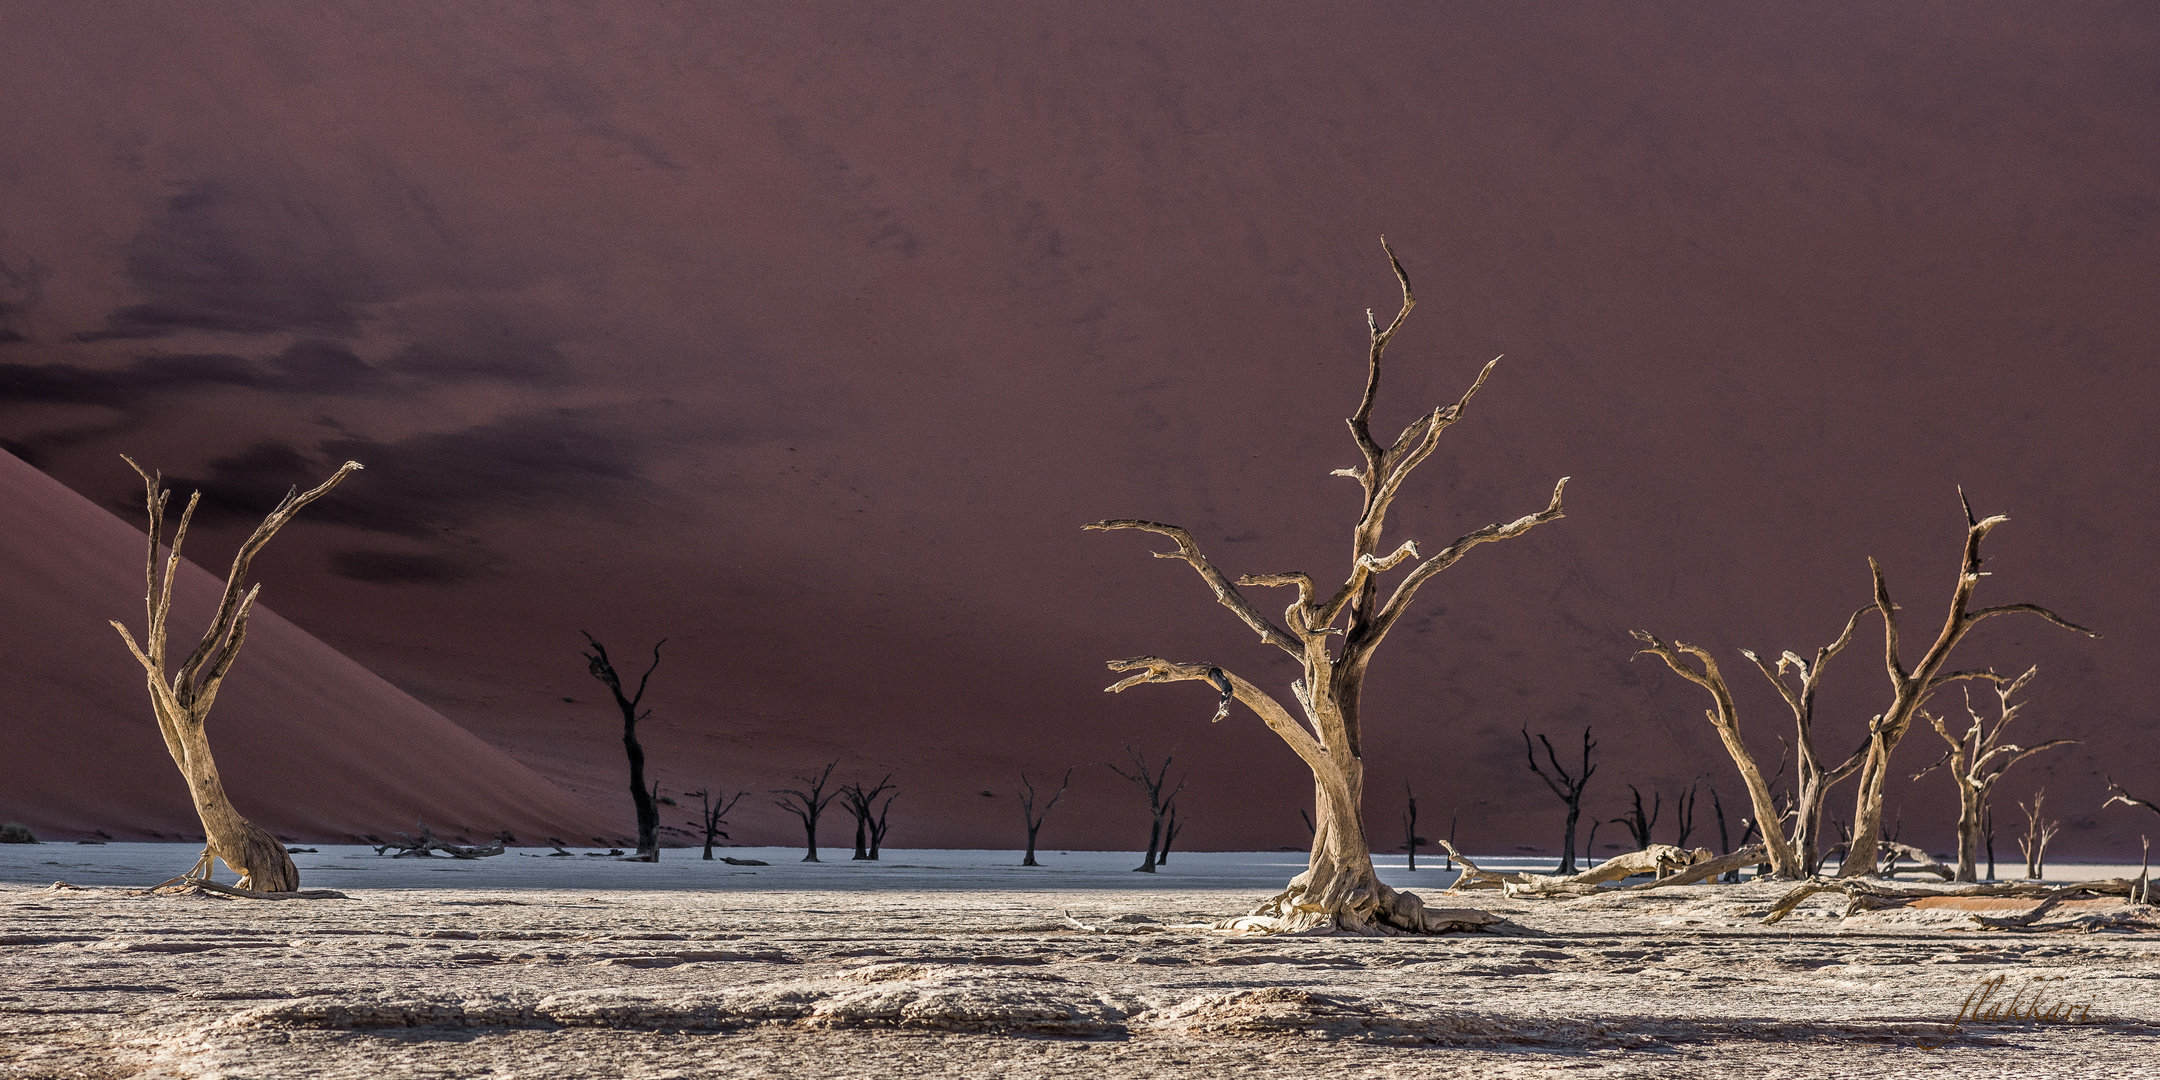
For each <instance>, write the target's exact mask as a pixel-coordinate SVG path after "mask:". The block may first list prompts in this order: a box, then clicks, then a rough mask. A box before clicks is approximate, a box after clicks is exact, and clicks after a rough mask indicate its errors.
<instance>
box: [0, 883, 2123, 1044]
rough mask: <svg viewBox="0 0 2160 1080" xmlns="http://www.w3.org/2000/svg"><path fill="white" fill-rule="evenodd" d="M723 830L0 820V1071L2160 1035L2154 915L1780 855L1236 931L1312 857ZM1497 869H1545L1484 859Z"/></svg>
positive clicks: (2058, 1040)
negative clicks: (1886, 893)
mask: <svg viewBox="0 0 2160 1080" xmlns="http://www.w3.org/2000/svg"><path fill="white" fill-rule="evenodd" d="M727 854H729V855H732V856H734V857H736V858H758V859H765V860H768V861H769V862H771V863H772V865H770V866H729V865H727V864H725V863H720V862H711V863H707V862H702V861H699V860H698V858H697V853H696V852H695V851H690V852H684V851H679V850H670V851H668V852H666V853H665V857H666V861H664V862H662V863H661V864H660V865H658V866H649V865H640V864H630V863H622V862H617V861H613V860H608V859H602V858H593V857H582V856H581V857H576V858H559V857H557V858H549V857H543V856H542V855H540V854H539V853H537V852H528V851H516V850H514V851H513V852H511V853H510V854H507V855H503V856H498V857H495V858H491V859H486V860H480V861H474V862H465V861H452V860H449V859H435V860H427V861H423V860H414V859H405V860H392V859H387V858H381V857H378V856H376V855H375V854H374V852H373V851H372V850H370V849H366V848H333V847H325V848H323V849H322V850H321V851H320V852H318V853H314V854H301V855H296V856H295V859H296V861H298V862H299V863H300V866H301V872H302V878H303V882H302V883H303V886H304V887H308V888H330V889H337V890H341V891H343V892H346V893H347V894H349V897H350V898H349V899H343V900H313V901H287V902H279V903H265V902H251V901H236V900H227V899H219V898H212V897H209V896H205V895H200V894H197V895H179V896H147V895H141V894H133V893H130V892H129V891H128V890H129V889H131V888H140V887H141V886H145V885H150V884H154V883H156V882H157V881H160V880H162V879H164V878H166V877H169V876H171V875H173V874H175V873H178V872H180V871H181V870H184V869H185V868H186V866H187V865H188V864H189V863H190V862H192V857H193V852H192V850H190V849H185V848H182V847H180V846H177V845H158V844H110V845H103V846H74V845H63V844H45V845H39V846H34V847H33V846H13V845H11V846H8V847H6V848H0V882H5V884H0V971H4V973H5V979H4V982H0V1078H28V1077H54V1078H58V1077H70V1078H75V1077H87V1078H99V1077H129V1076H141V1077H165V1076H172V1077H265V1078H269V1077H279V1078H282V1077H376V1076H460V1077H464V1076H485V1077H499V1078H512V1077H521V1078H542V1077H587V1076H592V1077H602V1076H626V1077H690V1076H708V1075H725V1076H729V1077H765V1076H770V1077H825V1076H834V1077H851V1078H854V1077H882V1076H969V1077H973V1076H982V1077H993V1076H994V1077H1050V1076H1075V1075H1087V1076H1101V1077H1153V1076H1278V1075H1280V1076H1291V1075H1296V1076H1310V1075H1316V1074H1323V1073H1324V1074H1327V1075H1336V1076H1343V1077H1398V1076H1400V1077H1424V1076H1453V1075H1466V1076H1467V1075H1476V1076H1486V1077H1490V1076H1515V1075H1525V1074H1531V1073H1546V1072H1555V1071H1560V1070H1584V1071H1585V1072H1586V1073H1588V1074H1595V1075H1601V1076H1657V1077H1697V1076H1700V1077H1713V1076H1716V1077H1725V1076H1871V1077H1880V1076H1904V1075H1920V1074H1928V1075H1956V1076H2040V1075H2048V1076H2088V1075H2090V1076H2102V1075H2105V1076H2109V1077H2120V1076H2123V1075H2126V1074H2136V1073H2138V1072H2140V1071H2143V1070H2144V1069H2147V1068H2150V1066H2151V1065H2152V1064H2153V1063H2154V1062H2156V1061H2160V1038H2156V1036H2160V1007H2156V995H2155V991H2156V990H2160V933H2151V932H2137V931H2126V930H2123V929H2120V928H2118V929H2112V930H2110V929H2103V930H2097V931H2088V932H2075V931H2071V932H2050V933H2018V932H2004V931H1985V930H1979V929H1975V928H1974V927H1975V925H1976V924H1975V923H1974V921H1973V918H1972V917H1971V916H1970V915H1968V914H1965V913H1962V912H1957V911H1940V910H1937V911H1925V912H1922V911H1913V910H1909V909H1908V910H1897V911H1890V912H1877V913H1868V914H1863V915H1857V916H1853V917H1849V918H1847V917H1840V914H1841V913H1842V912H1843V910H1844V907H1845V900H1844V898H1843V897H1842V896H1837V895H1834V894H1829V895H1824V896H1820V897H1817V898H1815V899H1813V900H1811V901H1809V902H1808V904H1807V905H1806V906H1805V907H1804V908H1803V909H1802V910H1801V911H1800V912H1799V913H1797V914H1796V915H1795V916H1794V917H1793V918H1791V919H1788V920H1786V921H1785V922H1784V923H1781V924H1779V925H1777V926H1772V927H1764V926H1762V925H1761V914H1762V913H1763V911H1764V910H1765V909H1766V908H1767V906H1768V904H1769V901H1770V898H1771V897H1773V896H1774V895H1776V894H1778V893H1780V892H1782V891H1783V887H1782V886H1778V885H1773V884H1765V885H1755V884H1746V885H1738V886H1714V887H1710V886H1683V887H1674V888H1666V889H1657V890H1652V891H1648V892H1643V893H1635V894H1631V895H1630V896H1629V897H1628V898H1626V899H1625V900H1622V899H1620V898H1616V897H1606V896H1600V897H1592V898H1587V899H1580V900H1539V901H1507V900H1504V899H1501V898H1500V897H1499V896H1498V894H1496V893H1491V892H1480V893H1470V894H1465V895H1464V896H1463V898H1461V899H1459V900H1457V899H1446V898H1441V897H1439V896H1437V895H1436V894H1437V893H1438V892H1439V891H1440V889H1442V888H1444V887H1445V885H1446V884H1447V882H1448V881H1449V880H1451V878H1452V875H1451V874H1448V873H1445V872H1442V871H1438V870H1436V869H1433V868H1430V867H1428V868H1426V869H1421V870H1419V871H1417V872H1415V873H1411V872H1407V871H1405V870H1403V869H1402V868H1401V867H1400V865H1399V863H1400V860H1399V858H1398V859H1392V860H1389V861H1390V862H1392V863H1395V864H1396V865H1395V866H1393V867H1392V868H1391V869H1389V870H1387V871H1385V872H1384V876H1385V877H1387V878H1388V879H1389V880H1390V882H1391V883H1392V884H1395V885H1397V886H1398V887H1411V888H1415V889H1419V890H1420V891H1421V892H1422V893H1423V894H1424V895H1425V896H1426V897H1427V898H1428V902H1429V903H1432V904H1436V905H1438V906H1451V905H1452V906H1477V907H1482V908H1485V909H1486V910H1489V911H1494V912H1497V913H1499V914H1502V915H1505V916H1506V917H1507V918H1508V919H1509V920H1510V923H1509V924H1508V925H1507V926H1506V927H1505V928H1504V932H1501V933H1476V934H1460V935H1451V936H1445V937H1437V938H1424V939H1407V938H1397V939H1384V940H1357V939H1313V938H1296V939H1284V938H1252V937H1235V936H1226V935H1221V934H1215V933H1209V932H1204V931H1200V930H1196V929H1192V928H1189V927H1184V926H1180V925H1179V924H1181V923H1190V922H1196V921H1198V920H1201V919H1206V918H1215V917H1221V916H1225V915H1232V914H1240V913H1243V912H1244V911H1245V910H1246V909H1247V908H1249V907H1250V905H1251V904H1252V903H1253V902H1254V901H1256V900H1257V899H1259V898H1260V897H1261V896H1263V895H1264V894H1266V893H1267V892H1270V891H1272V890H1273V889H1274V888H1276V887H1279V886H1280V884H1281V883H1282V882H1283V881H1284V880H1286V879H1287V878H1288V877H1289V876H1290V875H1291V874H1292V873H1295V872H1296V870H1297V869H1298V868H1299V863H1301V862H1302V857H1301V856H1299V855H1291V854H1281V855H1276V854H1224V853H1200V854H1179V855H1177V856H1176V857H1175V858H1174V860H1173V862H1172V864H1171V865H1170V866H1169V867H1167V868H1166V869H1165V871H1164V872H1163V873H1161V874H1158V875H1154V876H1152V877H1150V876H1148V875H1142V874H1135V873H1131V872H1130V867H1131V865H1132V864H1133V863H1134V862H1135V861H1136V858H1135V857H1134V856H1132V855H1130V854H1126V853H1095V852H1074V853H1070V854H1059V853H1048V854H1045V855H1044V856H1043V859H1044V861H1045V863H1046V864H1047V865H1046V866H1045V867H1043V868H1040V869H1032V870H1030V869H1022V868H1020V867H1018V866H1016V865H1013V864H1014V863H1017V862H1018V861H1019V860H1018V856H1017V854H1016V853H1012V852H977V851H890V852H887V853H886V854H885V858H884V860H883V861H882V862H880V863H877V864H867V863H851V862H849V861H847V854H848V853H847V852H846V851H845V850H841V851H839V852H838V853H837V859H834V858H833V856H834V853H833V852H830V851H828V852H827V853H826V854H827V857H828V859H829V860H833V861H827V862H825V863H822V864H817V865H806V864H803V863H801V862H799V861H796V860H798V859H800V857H801V856H800V851H799V850H796V851H787V850H778V849H745V848H736V849H729V850H728V851H727ZM1511 862H1514V866H1515V867H1529V868H1535V869H1548V867H1545V866H1543V865H1542V864H1541V863H1540V864H1530V863H1524V862H1517V861H1513V860H1506V859H1497V860H1494V863H1495V864H1497V865H1498V866H1500V867H1501V868H1510V863H1511ZM1433 865H1434V866H1437V865H1438V864H1437V863H1435V864H1433ZM2118 872H2120V870H2119V868H2063V869H2062V870H2060V871H2057V872H2053V873H2051V874H2050V877H2056V876H2087V875H2088V874H2089V875H2090V876H2102V875H2109V874H2114V873H2118ZM2132 872H2133V873H2134V870H2133V871H2132ZM56 880H60V881H66V882H68V883H69V884H70V885H72V886H78V888H53V887H52V886H51V883H52V882H54V881H56ZM1067 913H1069V914H1070V919H1068V917H1067ZM2003 913H2004V912H1992V913H1991V914H2003ZM2010 913H2015V912H2014V911H2012V912H2010ZM1076 922H1077V923H1079V924H1083V925H1085V926H1087V927H1093V928H1094V929H1093V930H1087V929H1081V928H1079V927H1077V926H1075V925H1074V924H1075V923H1076ZM2087 922H2088V925H2090V923H2091V922H2092V920H2087ZM2144 925H2145V926H2148V927H2150V926H2152V925H2153V924H2152V923H2151V922H2150V921H2147V922H2145V923H2144ZM1997 976H2001V977H2002V979H2001V981H2000V987H2001V989H2000V991H1999V992H1998V994H1997V997H1996V1000H2004V999H2007V998H2008V997H2009V996H2010V995H2012V994H2015V993H2022V994H2023V1000H2024V1001H2030V1000H2032V998H2033V996H2034V993H2035V991H2037V992H2039V994H2040V996H2041V998H2042V1000H2043V1001H2044V1003H2045V1005H2053V1004H2056V1003H2059V1002H2060V1003H2071V1004H2078V1005H2087V1004H2089V1005H2090V1006H2091V1016H2092V1020H2091V1022H2089V1023H2074V1024H2071V1023H2045V1022H2033V1021H2018V1022H2007V1021H1998V1022H1993V1023H1968V1024H1966V1025H1965V1026H1964V1027H1963V1028H1962V1029H1961V1030H1952V1029H1951V1028H1950V1026H1949V1025H1950V1022H1951V1021H1952V1020H1953V1019H1954V1018H1955V1017H1956V1016H1957V1014H1958V1012H1959V1008H1960V1003H1961V1002H1962V1001H1963V1000H1965V999H1966V998H1967V997H1968V995H1971V994H1972V993H1973V992H1974V991H1975V988H1976V987H1979V986H1981V985H1982V984H1983V981H1984V980H1990V979H1994V978H1996V977H1997ZM2043 1007H2045V1006H2043ZM1938 1040H1947V1045H1944V1046H1943V1047H1942V1048H1940V1049H1932V1050H1930V1049H1924V1048H1922V1047H1921V1046H1920V1045H1919V1044H1920V1043H1922V1042H1935V1041H1938Z"/></svg>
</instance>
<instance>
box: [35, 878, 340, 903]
mask: <svg viewBox="0 0 2160 1080" xmlns="http://www.w3.org/2000/svg"><path fill="white" fill-rule="evenodd" d="M53 884H54V885H55V886H58V885H59V884H60V882H57V881H56V882H53ZM70 888H73V886H70ZM192 892H203V893H211V894H213V895H216V896H229V897H232V898H234V899H236V900H350V899H352V897H349V896H347V895H345V894H344V893H341V892H339V891H337V890H336V889H292V890H288V891H285V892H256V891H255V890H254V889H236V888H233V887H232V886H230V885H220V884H218V883H217V882H215V881H212V880H210V879H209V878H199V877H185V876H183V877H176V878H172V879H170V880H167V881H162V882H159V883H158V884H156V885H152V886H151V887H150V888H149V889H147V890H145V893H146V894H147V895H150V896H181V895H185V894H187V893H192Z"/></svg>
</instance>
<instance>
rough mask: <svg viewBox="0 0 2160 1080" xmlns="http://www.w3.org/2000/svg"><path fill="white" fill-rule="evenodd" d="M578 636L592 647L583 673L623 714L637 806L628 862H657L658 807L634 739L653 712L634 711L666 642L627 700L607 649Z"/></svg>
mask: <svg viewBox="0 0 2160 1080" xmlns="http://www.w3.org/2000/svg"><path fill="white" fill-rule="evenodd" d="M578 633H580V634H585V640H586V641H588V642H591V643H592V651H591V652H589V653H586V654H585V669H586V670H587V671H590V672H591V673H592V677H593V678H595V679H598V680H600V682H601V683H602V684H603V685H605V686H606V687H607V688H608V693H610V694H613V695H615V707H616V708H617V709H619V710H621V711H622V722H623V726H622V741H623V750H624V751H625V752H626V753H628V754H629V755H630V798H631V801H632V802H634V803H636V804H637V854H636V855H633V856H631V858H632V860H633V861H636V862H659V861H660V804H659V802H658V801H657V800H655V799H654V798H653V793H652V792H650V791H648V790H646V789H645V748H644V747H642V746H639V745H638V738H637V725H638V721H640V720H643V719H645V718H646V717H648V716H651V715H652V710H651V709H647V710H645V711H644V712H642V713H641V712H639V711H637V707H638V702H641V701H643V700H645V684H646V683H647V682H650V681H651V680H652V673H653V671H654V670H656V669H657V668H659V666H660V646H662V645H665V644H667V639H666V638H661V639H660V640H659V641H657V642H654V643H653V647H652V665H651V666H650V667H647V668H646V669H645V674H644V675H643V676H641V677H640V678H639V679H638V684H637V693H635V694H631V695H629V696H627V697H626V696H624V695H623V686H622V680H621V679H620V678H618V677H617V676H616V674H615V665H614V664H613V663H611V662H609V660H608V654H607V647H606V646H604V645H602V644H600V642H599V641H598V640H597V639H595V638H594V637H593V636H592V635H591V634H587V633H585V631H583V630H580V631H578Z"/></svg>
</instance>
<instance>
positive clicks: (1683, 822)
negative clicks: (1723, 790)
mask: <svg viewBox="0 0 2160 1080" xmlns="http://www.w3.org/2000/svg"><path fill="white" fill-rule="evenodd" d="M1701 786H1702V780H1701V779H1699V778H1698V779H1696V780H1693V781H1690V782H1689V783H1688V786H1687V790H1685V791H1682V792H1681V793H1680V794H1679V796H1678V797H1677V798H1675V799H1673V818H1674V824H1675V825H1677V826H1679V829H1680V836H1679V838H1678V839H1675V840H1674V841H1673V844H1674V846H1676V847H1686V846H1687V841H1688V837H1690V836H1693V835H1694V834H1695V793H1696V791H1697V789H1699V788H1700V787H1701Z"/></svg>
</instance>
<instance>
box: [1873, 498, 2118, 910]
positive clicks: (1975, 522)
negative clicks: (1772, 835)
mask: <svg viewBox="0 0 2160 1080" xmlns="http://www.w3.org/2000/svg"><path fill="white" fill-rule="evenodd" d="M1958 504H1959V505H1960V506H1962V507H1964V509H1965V552H1964V555H1963V557H1962V558H1961V559H1960V560H1959V565H1958V582H1957V588H1956V589H1955V590H1953V591H1952V592H1951V594H1950V613H1949V615H1948V616H1947V617H1945V619H1944V620H1943V628H1942V630H1941V631H1940V632H1939V633H1937V634H1936V635H1935V642H1934V644H1932V645H1930V646H1928V650H1927V653H1926V655H1924V656H1922V657H1921V658H1920V663H1919V664H1917V665H1915V666H1914V667H1913V668H1912V669H1911V670H1910V671H1908V670H1906V668H1905V664H1904V662H1903V661H1902V660H1900V659H1899V658H1898V624H1897V611H1898V606H1897V605H1896V604H1894V603H1891V602H1890V586H1889V583H1888V582H1886V581H1885V580H1884V579H1883V572H1882V566H1881V565H1879V564H1878V563H1876V561H1875V560H1874V559H1869V560H1868V570H1869V571H1870V572H1871V573H1872V574H1873V575H1874V579H1875V609H1876V610H1877V611H1880V612H1882V617H1883V664H1884V667H1886V668H1887V669H1888V670H1889V673H1890V688H1891V695H1890V707H1889V708H1887V709H1884V710H1883V711H1882V713H1881V714H1880V715H1878V716H1876V717H1875V718H1873V720H1871V721H1870V722H1869V724H1868V750H1867V758H1866V760H1865V761H1863V762H1862V763H1861V766H1860V791H1859V794H1858V796H1857V798H1856V799H1855V806H1854V808H1853V837H1852V844H1851V846H1850V847H1848V848H1846V850H1845V861H1844V862H1843V863H1842V864H1841V865H1840V866H1839V867H1838V876H1839V877H1853V876H1855V875H1859V874H1872V873H1874V872H1875V869H1876V865H1877V863H1878V861H1879V860H1880V859H1881V852H1880V851H1879V850H1877V849H1878V847H1879V846H1880V844H1881V841H1882V814H1883V798H1882V796H1883V782H1884V781H1886V780H1888V779H1889V777H1890V755H1891V753H1892V752H1893V751H1895V750H1896V749H1897V745H1898V742H1899V741H1900V740H1902V739H1903V738H1904V737H1905V732H1906V730H1907V729H1909V728H1910V727H1911V726H1912V720H1913V716H1914V715H1915V714H1916V713H1918V712H1919V711H1920V707H1921V706H1923V705H1925V704H1927V701H1928V698H1929V697H1931V696H1933V695H1934V693H1935V691H1937V690H1940V689H1942V688H1943V687H1944V686H1947V685H1949V684H1951V683H1953V682H1960V681H1963V680H1967V679H1989V680H1993V679H1994V678H1995V673H1994V672H1992V671H1948V672H1946V671H1944V670H1943V665H1944V663H1945V662H1946V661H1948V660H1949V659H1950V650H1952V649H1954V648H1956V647H1957V643H1958V642H1960V641H1963V640H1964V639H1965V635H1966V634H1967V633H1969V632H1970V631H1971V630H1972V628H1973V627H1975V626H1978V625H1979V624H1980V622H1981V620H1983V619H1988V618H1992V617H1994V616H1997V615H2009V614H2013V613H2017V612H2025V613H2028V614H2032V615H2038V616H2040V617H2041V618H2043V619H2046V620H2047V621H2049V622H2051V623H2054V624H2055V625H2057V626H2060V627H2063V628H2064V629H2068V630H2075V631H2077V632H2078V633H2080V634H2084V635H2085V636H2087V637H2095V638H2096V637H2099V636H2100V635H2098V634H2096V633H2093V632H2092V631H2091V630H2088V629H2086V628H2084V627H2082V626H2079V625H2078V624H2076V623H2074V622H2070V621H2069V620H2067V619H2064V618H2063V617H2062V616H2060V615H2057V614H2055V613H2054V612H2052V611H2049V610H2048V609H2046V608H2044V607H2041V606H2040V605H2038V604H1997V605H1995V606H1994V607H1984V608H1981V609H1979V610H1978V611H1967V610H1966V609H1965V608H1966V605H1967V604H1968V603H1970V602H1971V600H1972V594H1973V589H1974V588H1976V587H1978V586H1979V584H1980V578H1981V577H1982V576H1983V575H1982V574H1981V573H1980V563H1981V559H1980V543H1981V541H1983V540H1986V539H1987V535H1988V533H1990V532H1992V531H1994V528H1995V526H1997V525H2000V524H2002V523H2003V522H2005V521H2008V520H2010V518H2009V516H2008V515H2005V514H1997V515H1995V516H1993V517H1990V518H1986V519H1981V518H1978V517H1975V516H1974V515H1973V510H1972V503H1971V502H1968V501H1967V500H1966V498H1965V493H1964V491H1962V490H1960V491H1959V492H1958Z"/></svg>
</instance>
